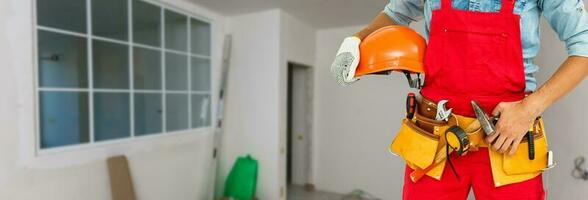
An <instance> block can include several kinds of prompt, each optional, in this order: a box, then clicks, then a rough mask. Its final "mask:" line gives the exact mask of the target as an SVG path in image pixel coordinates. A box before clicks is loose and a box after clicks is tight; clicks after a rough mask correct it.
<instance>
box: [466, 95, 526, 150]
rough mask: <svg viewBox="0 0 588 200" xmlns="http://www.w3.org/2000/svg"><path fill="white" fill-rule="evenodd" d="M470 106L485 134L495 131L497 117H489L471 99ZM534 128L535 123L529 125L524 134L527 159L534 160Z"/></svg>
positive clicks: (492, 133)
mask: <svg viewBox="0 0 588 200" xmlns="http://www.w3.org/2000/svg"><path fill="white" fill-rule="evenodd" d="M472 108H473V109H474V113H475V114H476V118H478V121H479V122H480V125H481V126H482V129H484V132H485V133H486V136H492V135H494V134H495V133H496V127H495V124H496V123H497V122H498V117H489V116H488V114H486V112H484V110H482V108H481V107H480V104H478V102H476V101H472ZM534 130H535V124H533V126H531V130H529V131H528V132H527V134H526V136H525V137H526V138H527V141H528V142H529V146H528V147H529V160H535V139H534V137H533V132H534Z"/></svg>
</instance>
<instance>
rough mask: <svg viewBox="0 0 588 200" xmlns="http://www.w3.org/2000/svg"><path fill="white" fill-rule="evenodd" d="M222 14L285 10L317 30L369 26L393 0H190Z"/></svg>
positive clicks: (232, 14)
mask: <svg viewBox="0 0 588 200" xmlns="http://www.w3.org/2000/svg"><path fill="white" fill-rule="evenodd" d="M190 1H192V2H194V3H196V4H198V5H200V6H203V7H205V8H209V9H211V10H214V11H216V12H218V13H221V14H224V15H228V16H234V15H239V14H244V13H250V12H256V11H261V10H267V9H272V8H281V9H283V10H284V11H286V12H287V13H290V14H291V15H293V16H295V17H296V18H298V19H300V20H303V21H305V22H306V23H308V24H310V25H311V26H313V27H315V28H319V29H320V28H333V27H342V26H351V25H360V24H367V23H368V22H370V20H371V19H372V18H373V17H374V16H376V15H377V14H378V13H379V12H380V11H382V10H383V9H384V6H385V5H386V3H387V2H388V1H389V0H190Z"/></svg>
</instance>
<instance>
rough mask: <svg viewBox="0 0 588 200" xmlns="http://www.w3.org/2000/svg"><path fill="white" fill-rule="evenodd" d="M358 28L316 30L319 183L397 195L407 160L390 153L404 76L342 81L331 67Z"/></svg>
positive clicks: (327, 187)
mask: <svg viewBox="0 0 588 200" xmlns="http://www.w3.org/2000/svg"><path fill="white" fill-rule="evenodd" d="M360 29H361V26H358V27H346V28H337V29H328V30H319V31H318V33H317V44H316V53H317V62H316V70H315V72H316V76H315V87H316V92H315V94H316V96H315V100H316V105H315V110H316V113H315V118H316V120H315V127H316V130H315V135H316V140H315V141H314V142H315V144H316V147H317V151H316V152H315V153H316V155H317V157H316V160H315V161H316V164H315V166H316V173H315V180H316V187H317V188H318V189H320V190H327V191H332V192H337V193H348V192H351V191H352V190H353V189H363V190H365V191H367V192H369V193H371V194H373V195H375V196H377V197H379V198H384V199H398V198H399V195H400V194H401V191H402V182H403V169H404V164H403V162H402V160H401V159H399V158H397V157H394V156H392V155H391V154H390V153H388V146H389V145H390V142H391V141H392V139H393V138H394V135H395V134H396V133H395V131H396V130H397V129H398V128H399V125H400V120H401V118H402V117H403V113H404V102H405V95H406V93H407V91H408V90H407V88H408V87H407V83H406V80H405V78H404V76H401V75H399V74H394V75H393V76H389V77H388V76H381V77H366V78H364V79H362V80H360V81H358V82H357V83H355V84H353V85H351V86H349V87H341V86H339V85H337V84H336V81H335V79H334V78H333V77H332V75H331V72H330V71H329V68H330V66H331V63H332V61H333V58H334V57H335V53H336V52H337V49H338V48H339V45H340V43H341V41H342V40H343V38H345V37H347V36H349V35H352V34H354V33H355V32H357V31H358V30H360Z"/></svg>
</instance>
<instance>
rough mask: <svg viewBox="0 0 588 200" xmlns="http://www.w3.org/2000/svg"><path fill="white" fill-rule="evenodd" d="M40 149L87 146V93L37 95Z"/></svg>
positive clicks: (41, 93) (47, 93) (45, 93)
mask: <svg viewBox="0 0 588 200" xmlns="http://www.w3.org/2000/svg"><path fill="white" fill-rule="evenodd" d="M39 98H40V100H39V105H40V108H39V111H40V114H39V118H40V119H39V121H40V124H41V148H42V149H45V148H51V147H60V146H65V145H72V144H81V143H87V142H88V141H90V140H89V138H90V133H89V126H88V122H89V121H88V94H87V93H85V92H40V94H39Z"/></svg>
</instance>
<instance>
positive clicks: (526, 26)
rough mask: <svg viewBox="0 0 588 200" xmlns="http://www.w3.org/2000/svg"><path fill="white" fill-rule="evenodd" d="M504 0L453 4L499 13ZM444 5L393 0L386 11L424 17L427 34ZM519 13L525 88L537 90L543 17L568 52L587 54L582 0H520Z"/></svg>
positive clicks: (399, 18) (436, 0)
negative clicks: (437, 11) (535, 62)
mask: <svg viewBox="0 0 588 200" xmlns="http://www.w3.org/2000/svg"><path fill="white" fill-rule="evenodd" d="M501 2H502V1H501V0H453V3H452V4H453V7H454V8H456V9H461V10H469V11H478V12H497V11H499V10H500V8H501ZM440 7H441V0H390V3H389V4H388V5H387V6H386V8H385V9H384V12H385V13H386V14H387V15H388V16H390V18H392V19H393V20H394V21H395V22H396V23H398V24H402V25H408V24H409V23H410V22H413V21H418V20H421V19H423V18H424V19H425V25H426V27H425V31H426V34H427V35H428V33H429V27H430V23H431V15H432V12H431V11H432V10H435V9H439V8H440ZM514 12H515V13H516V14H519V15H520V16H521V42H522V46H523V59H524V62H525V74H526V84H527V86H526V90H527V91H534V90H535V89H536V88H537V80H536V79H535V77H534V73H535V72H537V71H538V70H539V66H537V65H536V64H534V63H533V58H535V56H537V53H538V52H539V45H540V36H539V20H540V16H541V15H543V17H544V18H545V19H546V20H547V22H549V24H550V25H551V27H552V28H553V29H554V30H555V32H557V34H558V35H559V39H560V40H561V41H563V42H565V44H566V47H567V52H568V55H570V56H583V57H588V11H587V9H586V8H585V7H584V2H583V1H582V0H517V2H516V4H515V10H514Z"/></svg>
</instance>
